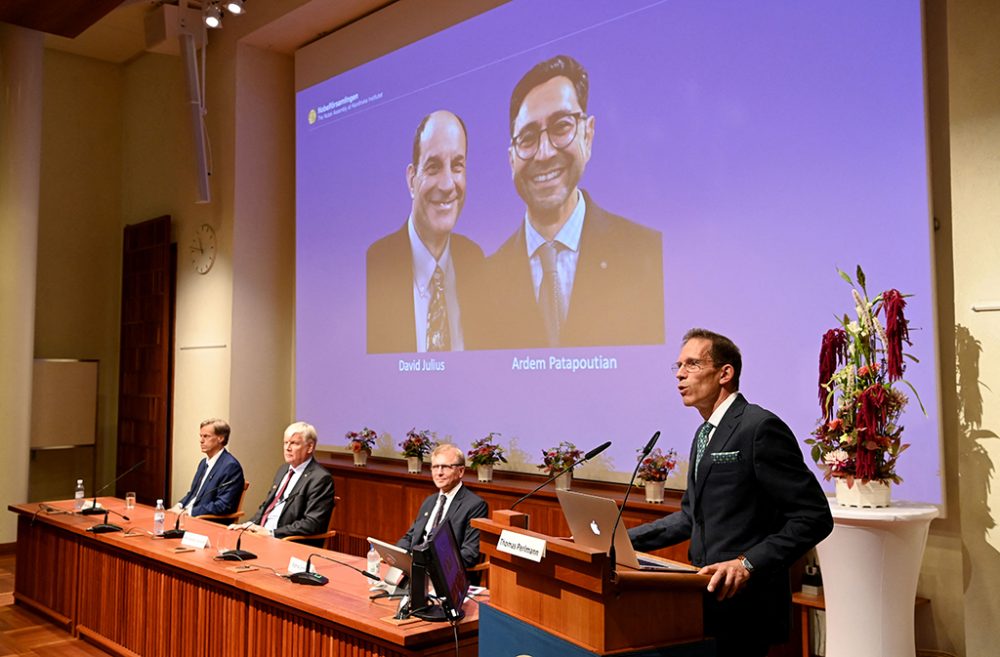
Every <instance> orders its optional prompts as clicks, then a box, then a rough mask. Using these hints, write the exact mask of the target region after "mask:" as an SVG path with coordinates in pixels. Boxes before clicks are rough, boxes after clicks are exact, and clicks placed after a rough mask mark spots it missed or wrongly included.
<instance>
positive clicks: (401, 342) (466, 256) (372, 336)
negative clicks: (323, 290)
mask: <svg viewBox="0 0 1000 657" xmlns="http://www.w3.org/2000/svg"><path fill="white" fill-rule="evenodd" d="M449 248H450V250H451V260H452V263H453V264H454V266H455V285H456V286H457V287H458V289H457V290H456V292H457V296H458V306H459V310H460V311H461V317H462V341H463V343H464V344H465V349H476V348H477V346H476V344H477V340H478V337H477V329H478V324H477V322H476V320H475V317H474V316H475V314H476V308H475V306H476V303H477V297H478V296H479V291H478V289H477V288H478V279H479V278H480V276H481V271H482V268H483V264H484V263H485V261H486V259H485V257H484V256H483V250H482V249H480V248H479V246H478V245H477V244H476V243H475V242H473V241H472V240H470V239H469V238H467V237H463V236H461V235H458V234H455V233H452V234H451V244H450V247H449ZM366 268H367V283H366V290H367V315H368V321H367V327H368V329H367V330H368V353H370V354H382V353H398V352H415V351H416V350H417V337H416V335H415V330H414V317H413V255H412V251H411V249H410V235H409V232H408V230H407V227H406V223H404V224H403V227H402V228H401V229H400V230H397V231H396V232H394V233H391V234H389V235H387V236H385V237H383V238H382V239H380V240H379V241H377V242H375V243H374V244H372V245H371V246H370V247H368V256H367V264H366Z"/></svg>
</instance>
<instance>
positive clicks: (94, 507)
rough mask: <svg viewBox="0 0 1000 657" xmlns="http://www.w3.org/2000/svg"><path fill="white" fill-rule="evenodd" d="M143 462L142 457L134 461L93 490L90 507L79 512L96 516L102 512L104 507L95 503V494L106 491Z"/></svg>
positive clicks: (144, 460)
mask: <svg viewBox="0 0 1000 657" xmlns="http://www.w3.org/2000/svg"><path fill="white" fill-rule="evenodd" d="M145 462H146V459H143V460H141V461H139V462H138V463H136V464H135V465H133V466H132V467H131V468H129V469H128V470H126V471H125V472H123V473H121V474H120V475H118V477H117V478H115V480H114V481H109V482H108V483H106V484H104V485H103V486H101V487H100V488H99V489H97V490H96V491H94V501H93V503H91V505H90V508H89V509H84V510H82V511H80V513H81V514H82V515H85V516H96V515H99V514H101V513H104V509H102V508H101V507H100V506H98V504H97V496H98V495H99V494H100V493H103V492H104V491H106V490H107V489H108V487H109V486H113V485H114V484H117V483H118V482H119V481H120V480H121V478H122V477H124V476H125V475H127V474H128V473H130V472H132V471H133V470H135V469H136V468H138V467H139V466H140V465H142V464H143V463H145ZM105 515H107V514H105ZM119 515H121V514H119Z"/></svg>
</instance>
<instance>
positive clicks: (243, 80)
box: [36, 0, 1000, 656]
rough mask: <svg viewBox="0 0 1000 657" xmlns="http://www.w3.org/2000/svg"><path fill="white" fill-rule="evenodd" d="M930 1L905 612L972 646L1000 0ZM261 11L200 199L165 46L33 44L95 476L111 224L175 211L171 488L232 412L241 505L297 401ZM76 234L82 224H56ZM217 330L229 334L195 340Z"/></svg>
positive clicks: (48, 235) (994, 414)
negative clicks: (926, 217)
mask: <svg viewBox="0 0 1000 657" xmlns="http://www.w3.org/2000/svg"><path fill="white" fill-rule="evenodd" d="M275 4H276V5H282V6H289V7H291V6H297V5H299V4H302V3H301V1H300V0H294V1H293V0H279V2H277V3H275ZM927 4H928V11H929V14H930V22H929V24H928V39H929V41H930V42H931V43H932V44H935V45H934V47H936V48H937V51H936V53H937V55H935V54H934V53H931V54H930V55H929V60H928V69H929V71H930V72H931V84H932V87H931V101H930V105H931V110H932V112H933V118H932V120H933V121H934V122H935V124H934V125H932V157H933V167H934V182H933V184H934V209H935V216H936V217H937V219H938V221H939V222H940V229H939V230H937V231H935V254H936V255H935V262H936V268H937V272H936V275H937V281H938V307H939V321H940V327H939V333H940V335H939V336H938V339H939V344H940V347H941V356H942V358H941V362H942V363H944V364H945V365H943V367H942V375H941V380H942V389H943V390H944V394H943V400H942V402H943V408H944V412H943V416H944V432H945V446H944V453H945V461H944V463H945V482H946V486H947V493H948V517H947V519H945V520H939V521H935V522H934V523H933V524H932V528H931V535H930V538H929V541H928V548H927V553H926V557H925V562H924V567H923V570H922V572H921V578H920V585H919V592H920V593H921V594H922V595H925V596H927V597H930V598H931V599H932V604H931V606H930V608H926V609H922V610H920V611H919V615H918V618H919V619H920V621H921V622H920V623H919V624H918V646H919V647H924V648H938V649H943V650H948V651H951V652H954V653H955V654H960V655H966V654H967V655H970V656H976V655H987V654H993V652H995V645H994V644H995V636H996V634H997V631H996V621H995V619H996V618H997V617H1000V605H998V603H997V602H996V600H997V596H996V595H995V591H996V590H998V589H1000V529H998V528H997V521H998V519H1000V485H998V484H997V482H996V481H995V478H996V474H997V472H998V471H1000V438H998V437H997V434H998V431H1000V404H998V403H997V395H998V394H1000V355H998V351H997V345H998V344H1000V335H998V333H1000V313H974V312H972V311H971V309H970V308H971V305H972V304H973V303H980V302H994V303H997V302H1000V267H998V265H997V264H996V263H997V262H1000V252H998V251H1000V158H998V157H997V155H996V154H997V153H1000V79H998V72H1000V46H997V45H996V44H995V42H996V41H997V40H996V39H995V38H994V37H995V35H997V34H1000V3H997V2H995V0H964V1H962V2H949V3H947V4H946V3H943V2H938V1H936V0H928V3H927ZM272 10H274V7H273V6H271V5H269V7H268V11H269V12H270V11H272ZM275 11H276V10H275ZM270 15H271V14H270V13H269V14H268V17H263V16H262V13H258V14H257V17H256V18H254V16H253V15H252V14H248V16H246V17H245V18H244V19H241V21H245V22H243V23H242V25H240V21H236V20H233V21H229V22H228V23H227V26H226V29H225V30H223V31H222V32H216V33H213V34H212V35H211V36H212V43H211V45H210V48H209V58H208V88H209V96H208V111H209V113H208V125H209V136H210V139H211V145H212V151H213V154H214V170H213V176H212V194H213V202H212V204H210V205H207V206H199V205H195V204H194V182H193V171H194V164H193V160H192V156H191V143H190V136H189V133H188V126H187V114H186V109H185V107H184V103H183V98H184V93H183V72H182V67H181V62H180V59H179V58H176V57H168V56H162V55H150V54H147V55H143V56H141V57H139V58H138V59H136V60H135V61H133V62H131V63H129V64H126V65H123V66H120V67H113V66H110V65H108V66H105V65H102V64H98V63H95V62H92V61H89V60H85V59H82V58H77V57H74V56H70V55H55V54H50V55H49V56H47V59H46V83H45V93H46V105H47V107H46V112H45V128H44V130H45V132H44V135H45V137H44V138H45V145H44V146H43V149H44V150H43V154H44V156H43V181H42V190H43V191H42V196H43V208H42V217H41V221H40V223H41V224H42V225H41V227H40V231H39V232H40V246H39V262H40V263H41V262H44V263H45V266H44V267H40V268H39V282H38V289H39V295H38V301H37V305H38V309H37V322H36V353H37V354H38V355H46V356H48V355H72V356H87V357H93V358H100V359H101V361H102V384H101V385H102V388H101V389H102V401H104V402H106V403H104V404H103V405H102V416H101V417H102V420H101V422H102V432H101V435H102V439H103V440H104V441H105V442H106V444H107V446H108V447H107V448H106V450H105V451H104V453H103V455H102V458H101V459H100V461H101V470H102V475H105V476H106V475H109V474H110V473H111V472H113V467H112V466H113V460H114V453H113V441H114V428H113V424H114V412H113V409H114V406H113V404H114V399H115V394H116V393H115V390H116V388H117V367H116V359H117V321H118V320H117V307H118V296H119V290H118V288H119V282H118V276H119V270H120V264H119V261H120V242H121V226H122V225H123V224H125V223H132V222H136V221H141V220H144V219H148V218H151V217H154V216H158V215H160V214H170V215H172V216H173V220H174V231H175V238H176V239H177V241H178V244H179V246H180V253H179V274H178V307H177V342H176V344H177V351H176V352H175V357H176V377H175V400H176V403H175V409H174V418H173V419H174V427H175V429H174V436H175V444H174V452H173V458H174V465H175V468H174V475H173V479H172V492H173V495H172V497H173V498H174V499H176V498H177V497H178V496H179V495H180V494H181V493H183V492H184V491H185V490H186V488H187V485H188V484H189V483H190V477H191V473H192V471H193V468H194V466H195V463H196V461H197V459H198V457H199V454H198V448H197V444H196V441H195V435H196V429H197V426H198V422H199V421H200V420H201V419H203V418H205V417H208V416H211V415H219V416H222V417H228V418H229V419H230V420H231V422H232V424H233V429H234V432H233V447H232V449H233V452H234V453H235V454H236V455H237V457H239V458H241V460H242V461H243V462H244V464H245V466H246V468H247V471H248V472H247V476H248V479H250V480H251V481H252V482H253V488H252V489H251V491H250V493H249V494H248V498H247V505H246V507H247V509H248V510H251V511H252V509H253V508H254V507H255V506H256V504H257V502H258V501H259V500H260V498H261V497H262V495H263V490H264V489H265V488H266V484H267V483H268V482H269V480H270V477H271V475H272V474H273V472H274V468H275V467H276V465H277V464H278V463H279V462H280V455H279V453H278V439H279V436H280V431H281V429H282V428H283V427H284V425H285V424H287V423H288V422H289V421H291V420H292V419H295V418H293V417H292V404H293V401H292V400H293V329H294V318H293V308H294V300H293V295H294V267H293V262H294V260H293V253H294V199H293V193H294V188H293V175H294V160H293V144H294V141H293V136H294V135H293V133H292V127H291V125H292V124H291V120H290V117H291V116H292V112H293V107H292V96H291V94H292V89H293V88H294V82H293V78H294V73H293V70H292V62H291V58H290V57H288V56H285V55H279V54H275V53H273V52H270V51H267V50H260V49H256V48H251V47H249V46H247V45H246V44H245V43H244V45H240V43H239V41H240V39H241V38H244V37H246V36H248V35H251V33H252V31H253V30H255V29H256V28H258V27H260V26H261V25H262V24H263V23H262V21H265V19H266V18H269V16H270ZM275 15H276V14H275ZM945 18H946V19H947V20H946V21H945ZM50 98H52V99H54V100H51V101H50ZM67 108H73V111H72V112H68V110H67ZM115 125H117V126H119V127H118V128H117V129H116V128H115ZM64 132H65V133H66V134H63V133H64ZM75 132H86V133H89V134H87V135H75V134H74V133H75ZM115 140H118V141H119V147H118V151H117V152H115V148H114V147H113V145H112V144H114V142H115ZM109 172H114V173H113V175H109ZM115 179H117V180H118V183H117V186H116V184H115V183H114V180H115ZM202 223H210V224H211V225H212V226H214V227H215V228H216V230H217V231H218V234H219V238H220V245H221V248H220V255H219V258H218V261H217V263H216V265H215V268H213V270H212V272H211V273H210V274H208V275H206V276H201V275H198V274H196V273H194V271H193V269H192V268H191V267H190V265H189V264H188V261H187V259H186V257H185V252H184V247H185V245H186V244H187V243H188V242H189V241H190V239H191V237H192V235H193V232H194V230H195V229H196V228H197V227H198V226H199V225H200V224H202ZM81 226H83V227H86V230H83V231H81V230H80V227H81ZM70 234H73V235H79V236H81V237H80V238H79V239H78V240H76V241H74V240H69V239H66V238H65V237H66V236H67V235H70ZM43 271H44V273H43ZM956 325H960V326H962V327H964V328H966V329H968V331H969V333H970V334H971V336H972V337H973V338H974V339H976V340H978V341H979V343H980V344H981V346H982V352H981V354H979V367H980V371H979V377H978V378H979V380H980V381H982V383H983V384H984V386H983V387H981V388H980V389H979V393H980V394H981V395H982V399H983V401H982V412H981V414H979V415H978V416H970V413H969V409H970V406H969V403H970V401H971V400H973V398H974V395H973V392H972V391H970V390H968V389H963V390H962V391H961V393H962V394H961V395H959V394H957V393H956V388H955V381H956V376H955V374H956V373H955V371H954V370H953V368H952V366H951V363H952V362H954V360H955V355H956V352H955V347H954V342H955V327H956ZM213 345H224V346H223V347H220V348H211V349H192V348H189V347H206V346H208V347H211V346H213ZM62 349H65V350H66V351H62V353H53V350H55V351H61V350H62ZM71 352H75V353H71ZM80 352H85V353H80ZM105 362H108V363H109V364H111V366H110V367H108V368H104V363H105ZM985 386H989V387H988V388H987V387H985ZM305 419H308V418H305ZM320 430H321V431H322V427H320ZM60 482H61V476H60Z"/></svg>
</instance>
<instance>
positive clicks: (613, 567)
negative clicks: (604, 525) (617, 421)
mask: <svg viewBox="0 0 1000 657" xmlns="http://www.w3.org/2000/svg"><path fill="white" fill-rule="evenodd" d="M659 439H660V432H659V431H657V432H656V433H654V434H653V437H652V438H650V439H649V442H648V443H646V446H645V447H643V448H642V456H640V457H639V460H638V461H636V463H635V470H633V471H632V478H631V479H629V480H628V488H626V489H625V499H623V500H622V508H620V509H618V517H616V518H615V525H614V527H612V528H611V549H610V550H608V556H609V557H610V558H611V570H617V564H618V562H617V556H616V555H615V532H617V531H618V523H620V522H621V520H622V513H624V511H625V504H626V502H628V496H629V493H631V492H632V484H633V483H634V482H635V475H636V474H637V473H638V472H639V466H640V465H642V460H643V459H644V458H646V457H647V456H649V453H650V452H652V451H653V445H655V444H656V441H657V440H659Z"/></svg>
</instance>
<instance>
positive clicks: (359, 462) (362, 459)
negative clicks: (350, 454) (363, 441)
mask: <svg viewBox="0 0 1000 657" xmlns="http://www.w3.org/2000/svg"><path fill="white" fill-rule="evenodd" d="M367 464H368V452H366V451H365V450H361V451H359V452H354V466H355V467H357V468H363V467H365V466H366V465H367Z"/></svg>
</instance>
